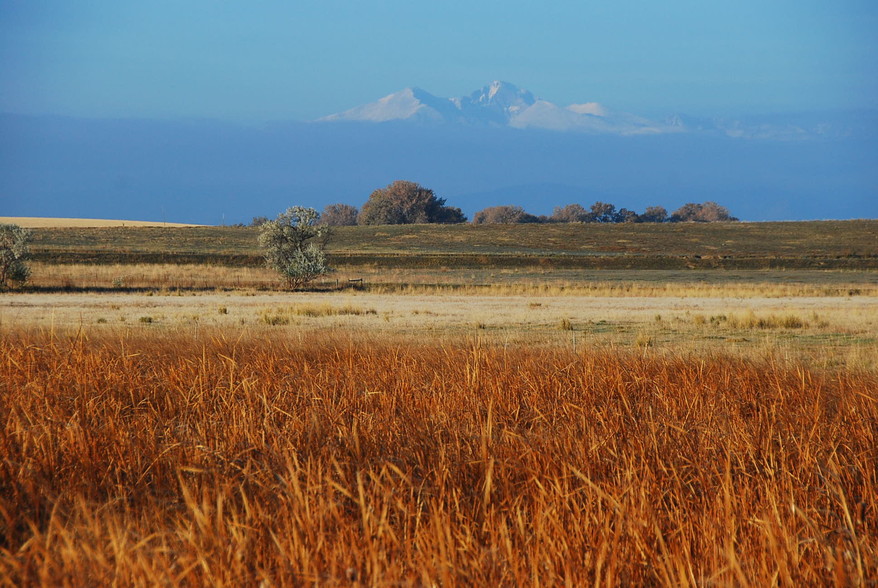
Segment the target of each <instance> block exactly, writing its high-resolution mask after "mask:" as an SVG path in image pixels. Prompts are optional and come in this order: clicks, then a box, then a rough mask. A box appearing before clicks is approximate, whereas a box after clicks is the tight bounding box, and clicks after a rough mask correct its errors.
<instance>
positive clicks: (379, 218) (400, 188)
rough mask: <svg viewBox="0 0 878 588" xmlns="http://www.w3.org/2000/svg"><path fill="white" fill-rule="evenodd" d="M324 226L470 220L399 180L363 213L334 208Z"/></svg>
mask: <svg viewBox="0 0 878 588" xmlns="http://www.w3.org/2000/svg"><path fill="white" fill-rule="evenodd" d="M320 222H321V224H324V225H329V226H351V225H407V224H423V223H441V224H451V223H463V222H466V216H464V214H463V212H462V211H461V210H460V209H459V208H456V207H453V206H446V205H445V199H444V198H438V197H437V196H436V194H434V193H433V190H430V189H429V188H425V187H424V186H421V185H420V184H418V183H416V182H408V181H405V180H397V181H395V182H393V183H392V184H390V185H388V186H386V187H384V188H379V189H378V190H375V191H374V192H372V194H371V195H370V196H369V199H368V200H367V201H366V203H365V204H363V207H362V208H361V209H360V210H357V208H356V207H355V206H351V205H350V204H330V205H329V206H327V207H326V208H324V209H323V214H321V215H320Z"/></svg>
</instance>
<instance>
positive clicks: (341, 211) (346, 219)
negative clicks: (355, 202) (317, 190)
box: [320, 204, 360, 227]
mask: <svg viewBox="0 0 878 588" xmlns="http://www.w3.org/2000/svg"><path fill="white" fill-rule="evenodd" d="M359 213H360V211H359V210H357V207H356V206H351V205H350V204H328V205H327V206H326V208H324V209H323V212H322V213H321V214H320V224H321V225H326V226H329V227H350V226H353V225H355V224H357V215H358V214H359Z"/></svg>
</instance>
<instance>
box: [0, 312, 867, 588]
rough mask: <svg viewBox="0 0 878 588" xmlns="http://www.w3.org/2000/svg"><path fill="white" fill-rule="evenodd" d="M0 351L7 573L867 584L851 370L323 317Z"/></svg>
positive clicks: (21, 579) (38, 336)
mask: <svg viewBox="0 0 878 588" xmlns="http://www.w3.org/2000/svg"><path fill="white" fill-rule="evenodd" d="M227 332H228V331H226V333H227ZM0 358H2V359H0V363H2V368H0V415H2V416H0V419H2V429H0V455H2V461H0V578H2V581H3V583H4V584H7V585H30V584H43V585H61V584H73V585H106V584H120V585H172V586H174V585H203V584H211V585H233V586H241V585H263V586H272V585H278V586H279V585H301V584H312V583H317V584H321V585H335V584H343V585H358V584H359V585H391V584H392V585H400V584H401V585H437V584H442V585H486V586H487V585H515V586H520V585H562V584H563V585H569V586H584V585H611V586H612V585H631V584H661V585H677V584H683V585H686V584H698V585H748V584H751V585H772V584H776V585H785V586H794V585H806V584H809V585H815V584H824V585H825V584H830V585H831V584H835V585H864V584H865V585H868V584H869V583H870V582H874V578H876V577H878V468H876V463H878V439H876V434H878V399H876V390H878V374H876V373H875V371H874V370H865V371H857V370H852V369H846V370H831V369H819V368H813V367H808V366H805V365H800V364H797V363H795V362H794V361H789V360H785V359H781V358H778V357H774V356H772V355H770V354H768V355H765V356H763V357H753V358H741V357H731V356H723V355H721V354H716V353H713V354H710V355H707V354H701V355H694V354H693V355H688V354H683V353H681V354H679V355H678V356H676V357H673V356H669V355H668V354H667V353H665V354H661V355H657V354H651V353H650V350H649V349H643V350H641V349H637V350H624V349H615V350H614V349H601V350H597V349H589V348H580V349H577V350H575V351H574V350H572V349H569V348H562V347H560V346H556V347H540V348H534V347H529V346H526V345H518V346H512V345H500V344H496V343H492V344H487V343H485V342H483V341H480V340H479V339H478V338H470V339H468V340H465V341H460V342H458V343H450V342H448V341H445V342H443V343H439V342H432V343H431V342H424V341H423V340H421V341H417V340H414V339H412V338H401V337H393V336H389V335H381V336H368V335H367V334H358V335H352V334H350V333H347V334H345V333H344V332H342V331H338V332H335V333H332V332H329V333H324V334H322V335H319V336H317V335H314V334H312V333H309V332H308V331H294V332H293V331H290V332H286V331H284V332H277V333H275V334H265V333H260V335H259V336H258V337H257V336H248V335H246V334H242V335H241V336H236V337H229V336H228V334H226V335H224V334H223V331H220V330H217V331H215V332H213V333H211V332H207V331H205V330H202V331H201V332H200V333H197V334H194V333H168V332H131V331H128V332H124V333H114V332H93V333H91V334H89V331H87V330H84V331H81V332H80V333H79V334H78V335H65V336H63V337H62V336H57V335H53V334H50V333H47V332H39V331H35V330H27V329H18V330H9V329H7V330H6V331H4V332H3V333H2V335H0Z"/></svg>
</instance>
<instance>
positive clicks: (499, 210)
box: [473, 206, 539, 225]
mask: <svg viewBox="0 0 878 588" xmlns="http://www.w3.org/2000/svg"><path fill="white" fill-rule="evenodd" d="M536 222H539V219H538V218H537V217H535V216H534V215H532V214H528V213H526V212H525V211H524V209H523V208H522V207H520V206H489V207H488V208H485V209H484V210H480V211H479V212H477V213H475V214H474V215H473V224H477V225H482V224H507V225H511V224H515V223H536Z"/></svg>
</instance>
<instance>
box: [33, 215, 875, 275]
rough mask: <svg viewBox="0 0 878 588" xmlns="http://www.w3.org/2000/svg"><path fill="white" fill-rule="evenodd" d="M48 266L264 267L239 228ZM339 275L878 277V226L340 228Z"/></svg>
mask: <svg viewBox="0 0 878 588" xmlns="http://www.w3.org/2000/svg"><path fill="white" fill-rule="evenodd" d="M34 233H35V238H34V242H33V247H32V249H33V253H34V258H35V259H36V260H38V261H44V262H49V263H213V264H217V265H230V266H254V265H259V264H261V263H262V260H261V256H260V254H259V249H258V246H257V244H256V236H257V231H256V230H255V229H251V228H236V227H192V228H164V227H143V228H140V227H115V228H97V229H37V230H35V231H34ZM328 251H329V253H330V255H332V256H334V258H335V261H334V263H336V264H337V265H349V266H362V265H381V266H383V267H530V266H539V265H545V266H548V267H555V268H585V269H588V268H592V269H626V268H627V269H649V268H652V269H681V268H704V269H711V268H725V269H755V268H833V269H871V268H878V221H870V220H864V221H820V222H794V223H711V224H691V223H684V224H661V225H659V224H634V225H628V224H619V225H599V224H557V225H479V226H476V225H468V224H465V225H450V226H449V225H445V226H443V225H398V226H379V227H340V228H338V229H336V230H335V233H334V236H333V239H332V241H331V242H330V243H329V247H328Z"/></svg>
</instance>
